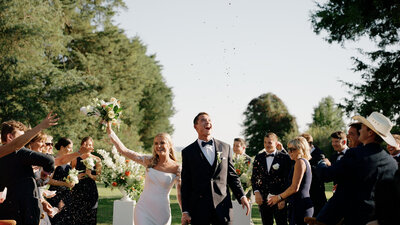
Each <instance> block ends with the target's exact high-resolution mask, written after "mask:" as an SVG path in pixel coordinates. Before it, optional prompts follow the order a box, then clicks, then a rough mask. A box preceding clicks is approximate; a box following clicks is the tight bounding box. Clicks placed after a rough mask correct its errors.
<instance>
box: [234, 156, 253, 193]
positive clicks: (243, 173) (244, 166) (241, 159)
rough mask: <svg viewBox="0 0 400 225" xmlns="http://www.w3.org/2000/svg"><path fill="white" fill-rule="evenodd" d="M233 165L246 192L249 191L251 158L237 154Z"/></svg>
mask: <svg viewBox="0 0 400 225" xmlns="http://www.w3.org/2000/svg"><path fill="white" fill-rule="evenodd" d="M233 166H234V167H235V169H236V173H237V175H238V176H239V179H240V183H241V184H242V187H243V190H244V192H247V191H248V189H249V188H250V186H251V173H252V165H251V160H248V159H246V157H245V156H243V155H237V156H236V157H235V158H234V163H233Z"/></svg>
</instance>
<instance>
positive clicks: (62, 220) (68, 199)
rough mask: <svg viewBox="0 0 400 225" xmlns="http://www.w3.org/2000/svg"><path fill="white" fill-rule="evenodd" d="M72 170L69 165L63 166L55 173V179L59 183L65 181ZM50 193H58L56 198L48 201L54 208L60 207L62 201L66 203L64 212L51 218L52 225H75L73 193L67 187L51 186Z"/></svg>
mask: <svg viewBox="0 0 400 225" xmlns="http://www.w3.org/2000/svg"><path fill="white" fill-rule="evenodd" d="M70 169H71V166H70V165H69V164H65V165H61V166H58V167H57V168H56V170H55V171H54V175H53V179H54V180H59V181H65V180H64V179H65V178H67V176H68V173H69V171H70ZM49 190H50V191H56V196H54V197H53V198H50V199H47V201H48V202H49V203H50V204H51V205H52V206H53V207H58V204H59V203H60V201H61V200H62V201H63V202H64V207H63V208H62V210H61V211H60V212H59V213H57V214H56V215H55V216H54V217H53V218H50V222H51V224H52V225H57V224H60V225H67V224H73V222H72V221H73V219H72V213H73V210H72V208H73V199H72V197H73V196H72V191H71V190H70V189H69V188H68V187H65V186H53V185H52V186H50V188H49Z"/></svg>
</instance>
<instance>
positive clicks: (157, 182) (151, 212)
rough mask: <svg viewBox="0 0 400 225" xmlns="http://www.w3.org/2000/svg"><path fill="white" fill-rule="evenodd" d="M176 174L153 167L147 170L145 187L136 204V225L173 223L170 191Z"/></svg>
mask: <svg viewBox="0 0 400 225" xmlns="http://www.w3.org/2000/svg"><path fill="white" fill-rule="evenodd" d="M177 179H179V177H177V176H176V174H173V173H166V172H162V171H159V170H156V169H153V168H148V169H147V170H146V178H145V183H144V189H143V192H142V194H141V195H140V198H139V201H138V203H137V204H136V206H135V212H134V222H135V225H164V224H171V208H170V206H169V193H170V191H171V188H172V186H173V185H174V183H175V181H176V180H177Z"/></svg>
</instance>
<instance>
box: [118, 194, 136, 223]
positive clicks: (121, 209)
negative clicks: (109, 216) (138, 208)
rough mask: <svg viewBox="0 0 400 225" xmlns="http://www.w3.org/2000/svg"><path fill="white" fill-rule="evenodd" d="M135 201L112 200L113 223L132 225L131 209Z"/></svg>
mask: <svg viewBox="0 0 400 225" xmlns="http://www.w3.org/2000/svg"><path fill="white" fill-rule="evenodd" d="M135 205H136V201H121V200H115V201H114V210H113V225H134V223H133V210H134V208H135Z"/></svg>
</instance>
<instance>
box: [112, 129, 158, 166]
mask: <svg viewBox="0 0 400 225" xmlns="http://www.w3.org/2000/svg"><path fill="white" fill-rule="evenodd" d="M107 133H108V136H109V137H110V139H111V142H112V143H113V144H114V145H115V147H116V148H117V150H118V152H119V153H121V154H122V155H123V156H125V157H127V158H129V159H131V160H133V161H135V162H137V163H139V164H141V165H143V166H145V167H147V166H148V165H149V164H150V163H151V158H152V156H149V155H144V154H140V153H137V152H135V151H132V150H130V149H128V148H127V147H125V145H124V143H122V142H121V140H120V139H119V138H118V136H117V135H116V134H115V132H114V131H113V130H112V128H111V123H108V124H107Z"/></svg>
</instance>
